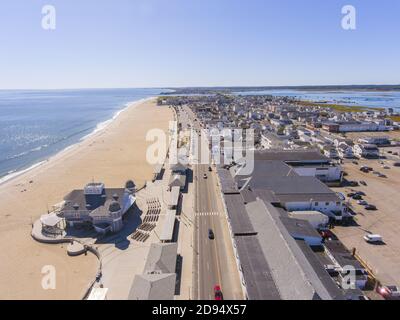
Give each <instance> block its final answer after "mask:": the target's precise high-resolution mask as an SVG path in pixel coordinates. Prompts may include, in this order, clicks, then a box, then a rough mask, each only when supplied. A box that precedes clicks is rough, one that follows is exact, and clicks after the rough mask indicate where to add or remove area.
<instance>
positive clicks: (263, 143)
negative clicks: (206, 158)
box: [160, 94, 399, 159]
mask: <svg viewBox="0 0 400 320" xmlns="http://www.w3.org/2000/svg"><path fill="white" fill-rule="evenodd" d="M160 103H168V104H169V105H174V106H183V105H187V106H189V107H190V108H191V109H192V110H193V111H194V112H195V113H196V116H197V117H198V119H200V122H201V123H202V124H203V127H204V128H205V129H213V128H217V129H220V130H221V129H238V128H240V129H252V130H254V143H255V147H256V149H260V150H261V149H277V148H278V149H281V150H305V149H310V148H318V149H319V150H320V151H321V152H322V153H323V154H324V155H326V156H327V157H329V158H332V159H345V158H355V157H358V158H361V157H364V158H376V157H379V153H380V152H379V148H380V147H382V146H388V145H390V144H391V143H392V142H391V141H390V139H389V138H382V139H383V140H384V141H379V139H378V138H374V137H370V138H367V139H366V141H353V140H352V139H346V137H345V135H346V133H349V132H384V131H392V130H398V129H399V126H398V124H397V123H395V122H393V121H392V120H391V118H390V116H391V115H392V112H390V110H387V111H384V110H370V111H368V110H367V111H364V110H362V111H359V112H342V111H337V110H334V109H331V108H327V107H323V106H314V105H311V106H309V105H304V104H301V103H299V102H298V101H295V100H293V99H291V98H289V97H272V96H227V95H221V94H217V95H209V96H170V97H168V98H166V100H165V101H161V102H160ZM377 140H378V141H377Z"/></svg>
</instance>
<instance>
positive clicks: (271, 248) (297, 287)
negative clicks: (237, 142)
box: [218, 151, 368, 300]
mask: <svg viewBox="0 0 400 320" xmlns="http://www.w3.org/2000/svg"><path fill="white" fill-rule="evenodd" d="M329 161H330V160H329V159H328V158H326V157H324V156H323V155H321V154H320V153H319V152H316V151H259V152H256V154H255V164H254V172H253V174H252V175H251V177H250V176H242V175H240V171H238V170H237V169H238V166H237V165H235V164H232V165H231V166H226V165H220V166H218V177H219V180H220V184H221V188H222V193H223V198H224V202H225V206H226V211H227V213H228V221H229V226H230V230H231V236H232V241H233V247H234V250H235V251H236V256H237V264H238V269H239V270H240V275H241V278H242V282H243V283H244V287H245V291H246V294H247V298H248V299H252V300H253V299H255V300H275V299H284V300H286V299H288V300H293V299H295V300H299V299H300V300H301V299H306V300H309V299H323V300H333V299H334V300H338V299H355V300H357V299H361V298H362V297H363V292H362V289H363V288H364V287H365V286H366V283H367V279H368V274H367V271H366V270H365V269H364V267H363V266H362V265H361V263H360V262H359V261H358V260H357V259H356V258H355V257H354V256H353V255H352V253H351V252H349V251H348V250H347V249H346V248H345V247H344V245H343V244H342V243H341V242H340V241H339V240H338V239H337V238H335V237H334V235H333V234H332V233H330V230H329V227H330V225H331V224H333V223H341V221H342V220H343V219H351V216H350V214H349V213H348V212H347V208H346V206H345V203H344V197H343V196H342V195H340V194H337V193H335V192H333V191H332V190H331V189H330V188H329V187H328V186H326V185H325V184H324V183H323V182H322V181H323V180H334V179H341V170H340V168H337V169H338V170H337V171H336V170H325V169H324V165H327V166H328V168H329V167H331V166H332V164H330V162H329ZM320 170H321V172H323V174H322V175H321V174H320ZM249 178H251V179H249ZM321 178H322V179H321ZM349 268H350V269H351V270H353V271H354V275H355V277H353V279H352V280H351V281H350V282H349V281H348V280H347V277H346V276H347V275H348V270H349Z"/></svg>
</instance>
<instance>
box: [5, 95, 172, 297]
mask: <svg viewBox="0 0 400 320" xmlns="http://www.w3.org/2000/svg"><path fill="white" fill-rule="evenodd" d="M172 119H173V114H172V111H171V110H170V109H169V108H166V107H163V108H161V107H157V106H156V104H155V100H151V101H149V100H147V101H145V102H142V103H140V104H137V105H132V106H130V107H129V108H127V109H126V110H125V111H124V112H122V113H121V114H120V115H119V116H118V117H117V118H116V119H115V120H114V121H113V122H111V123H110V124H109V125H108V126H107V127H106V128H105V129H103V130H102V131H100V132H98V133H96V134H94V135H93V136H90V137H88V138H86V139H85V140H83V141H82V142H80V143H79V144H77V145H75V146H73V147H72V148H70V149H68V150H66V151H64V152H62V153H60V154H58V155H56V156H54V157H53V158H51V159H50V160H49V161H48V162H46V163H44V164H43V165H41V166H39V167H36V168H34V169H32V170H30V171H28V172H26V173H24V174H23V175H21V176H18V177H16V178H14V179H13V180H10V181H8V182H6V183H4V184H2V185H0V289H1V290H0V299H81V298H82V296H83V294H84V293H85V291H86V289H87V286H88V284H89V282H90V281H91V280H92V279H93V278H94V277H95V275H96V272H97V265H98V262H97V259H96V258H95V257H94V255H92V254H88V255H87V256H80V257H75V258H71V257H69V256H68V255H67V253H66V244H64V245H44V244H39V243H37V242H35V241H34V240H33V239H32V238H31V236H30V231H31V224H32V222H33V221H35V220H36V219H37V218H38V217H40V216H41V215H42V214H45V213H46V212H47V209H48V208H50V209H51V207H52V206H53V205H55V204H57V203H59V202H60V201H62V199H63V197H64V196H65V195H66V194H68V193H69V192H70V191H71V190H73V189H81V188H82V187H83V186H84V185H85V184H86V183H88V182H91V181H92V180H94V181H101V182H104V183H105V185H106V187H123V186H124V184H125V182H126V181H127V180H128V179H133V180H134V181H135V183H136V184H137V185H138V186H141V185H143V184H144V182H145V181H146V180H149V179H151V177H152V169H153V168H152V166H151V165H150V164H148V163H147V161H146V149H147V147H148V146H149V145H150V144H151V142H146V139H145V137H146V133H147V131H148V130H149V129H153V128H159V129H162V130H164V131H165V132H167V129H168V122H169V121H170V120H172ZM46 265H52V266H54V267H55V268H56V289H55V290H43V289H42V285H41V283H42V279H43V276H44V275H43V274H42V268H43V266H46Z"/></svg>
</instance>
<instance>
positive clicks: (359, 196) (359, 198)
mask: <svg viewBox="0 0 400 320" xmlns="http://www.w3.org/2000/svg"><path fill="white" fill-rule="evenodd" d="M352 198H353V200H362V199H363V198H362V196H361V195H359V194H355V195H354V196H352Z"/></svg>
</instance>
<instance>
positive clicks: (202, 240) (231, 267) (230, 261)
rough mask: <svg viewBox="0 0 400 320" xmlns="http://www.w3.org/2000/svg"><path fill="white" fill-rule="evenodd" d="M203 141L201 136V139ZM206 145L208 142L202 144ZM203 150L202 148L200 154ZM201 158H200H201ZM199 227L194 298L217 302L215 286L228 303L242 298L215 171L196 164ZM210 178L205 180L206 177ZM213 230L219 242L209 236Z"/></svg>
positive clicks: (196, 198) (194, 241)
mask: <svg viewBox="0 0 400 320" xmlns="http://www.w3.org/2000/svg"><path fill="white" fill-rule="evenodd" d="M189 115H190V117H189V118H190V119H191V122H192V124H193V127H194V129H195V130H200V126H199V124H198V122H194V121H193V120H194V119H193V114H192V113H190V114H189ZM199 141H201V140H200V136H199ZM201 144H203V145H205V144H207V142H206V141H203V143H200V146H201ZM200 150H201V148H199V152H200ZM198 157H199V158H200V156H198ZM192 168H193V171H194V172H193V177H194V183H195V215H196V218H195V228H194V236H193V247H194V251H195V254H194V257H195V259H194V279H193V284H194V290H193V291H194V292H193V294H194V299H197V300H214V287H215V286H216V285H219V286H220V287H221V288H222V292H223V294H224V298H225V299H226V300H233V299H242V293H241V285H240V279H239V275H238V272H237V268H236V265H235V258H234V255H233V249H232V245H231V241H230V236H229V231H228V226H227V221H226V218H225V216H224V212H223V210H222V204H221V199H220V194H219V191H218V190H217V188H216V177H215V172H214V170H215V169H213V172H209V165H204V164H195V165H193V166H192ZM205 174H206V175H207V178H206V179H205V178H204V175H205ZM210 229H211V230H212V231H213V232H214V235H215V239H214V240H211V239H209V237H208V232H209V230H210Z"/></svg>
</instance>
